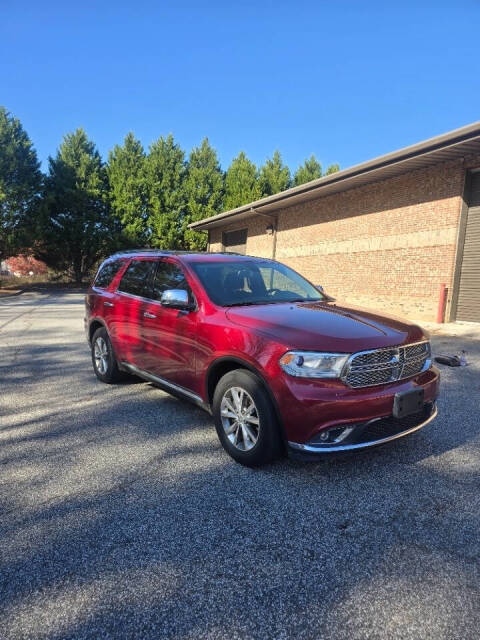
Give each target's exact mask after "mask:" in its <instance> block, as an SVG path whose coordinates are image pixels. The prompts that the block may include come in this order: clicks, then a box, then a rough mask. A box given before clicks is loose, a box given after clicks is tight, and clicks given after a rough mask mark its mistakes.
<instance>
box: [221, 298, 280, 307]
mask: <svg viewBox="0 0 480 640" xmlns="http://www.w3.org/2000/svg"><path fill="white" fill-rule="evenodd" d="M255 304H275V302H273V301H270V300H269V301H268V302H267V301H260V300H257V301H256V302H253V301H252V300H245V301H244V302H230V304H225V305H223V306H224V307H251V306H253V305H255Z"/></svg>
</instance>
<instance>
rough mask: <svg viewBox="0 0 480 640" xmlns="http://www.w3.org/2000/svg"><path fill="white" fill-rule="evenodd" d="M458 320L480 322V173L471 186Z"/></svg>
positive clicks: (459, 290)
mask: <svg viewBox="0 0 480 640" xmlns="http://www.w3.org/2000/svg"><path fill="white" fill-rule="evenodd" d="M457 320H463V321H464V322H480V172H478V173H474V174H473V175H472V180H471V185H470V197H469V207H468V214H467V223H466V227H465V244H464V247H463V258H462V267H461V271H460V282H459V288H458V303H457Z"/></svg>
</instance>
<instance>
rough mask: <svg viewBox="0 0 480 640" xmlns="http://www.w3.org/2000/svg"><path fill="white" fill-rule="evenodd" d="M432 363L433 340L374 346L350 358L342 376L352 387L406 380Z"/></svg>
mask: <svg viewBox="0 0 480 640" xmlns="http://www.w3.org/2000/svg"><path fill="white" fill-rule="evenodd" d="M429 367H430V343H429V342H418V343H415V344H409V345H406V346H402V347H388V348H386V349H372V350H371V351H360V352H359V353H354V354H353V355H351V356H350V358H349V359H348V362H347V365H346V369H345V372H344V374H343V376H342V380H343V381H344V382H346V384H348V385H349V386H350V387H370V386H373V385H376V384H387V383H388V382H395V381H396V380H404V379H405V378H410V377H412V376H415V375H417V374H418V373H421V372H422V371H425V370H426V369H428V368H429Z"/></svg>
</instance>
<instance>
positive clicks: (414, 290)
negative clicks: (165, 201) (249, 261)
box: [210, 158, 480, 320]
mask: <svg viewBox="0 0 480 640" xmlns="http://www.w3.org/2000/svg"><path fill="white" fill-rule="evenodd" d="M479 161H480V159H478V158H477V159H470V161H469V163H468V166H474V165H475V164H477V166H478V164H480V162H479ZM464 175H465V169H464V163H463V162H462V161H458V162H451V163H444V164H441V165H437V166H435V167H431V168H428V169H421V170H417V171H412V172H409V173H405V174H403V175H401V176H397V177H395V178H390V179H388V180H383V181H379V182H376V183H372V184H370V185H365V186H363V187H358V188H355V189H350V190H349V191H344V192H342V193H337V194H332V195H329V196H325V197H323V198H320V199H318V200H312V201H310V202H306V203H302V204H299V205H295V206H291V207H288V208H285V209H279V210H278V211H277V212H276V214H277V215H278V231H277V249H276V258H277V260H279V261H281V262H284V263H285V264H288V265H290V266H291V267H293V268H294V269H296V270H297V271H299V272H300V273H302V274H304V275H305V276H306V277H307V278H309V279H310V280H311V281H312V282H314V283H316V284H322V285H323V286H324V287H325V289H326V291H328V292H329V293H331V294H332V295H333V296H335V297H337V299H338V300H342V301H346V302H348V303H351V304H358V305H360V306H365V307H370V308H375V309H377V310H379V311H385V312H387V313H393V314H397V315H403V316H407V317H410V318H412V319H419V320H422V319H423V320H435V318H436V310H437V305H438V295H439V288H440V284H441V283H443V282H445V283H446V284H447V286H448V287H450V289H451V284H452V279H453V271H454V261H455V251H456V240H457V229H458V222H459V216H460V209H461V203H462V193H463V183H464ZM247 223H248V224H247ZM268 224H269V222H268V220H267V219H266V218H260V217H255V218H252V219H251V220H250V221H247V222H245V221H244V222H242V223H237V224H234V223H233V224H231V225H228V226H225V228H223V229H212V231H211V232H210V251H221V250H222V245H221V234H222V231H224V230H232V229H239V228H245V227H248V238H247V253H248V254H250V255H257V256H264V257H269V258H270V257H272V250H273V238H272V236H271V235H267V233H266V231H265V229H266V227H267V226H268Z"/></svg>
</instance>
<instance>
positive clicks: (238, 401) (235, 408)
mask: <svg viewBox="0 0 480 640" xmlns="http://www.w3.org/2000/svg"><path fill="white" fill-rule="evenodd" d="M220 415H221V419H222V425H223V428H224V430H225V434H226V436H227V438H228V439H229V440H230V442H231V443H232V444H233V446H234V447H236V448H237V449H240V451H249V450H250V449H253V447H254V446H255V445H256V444H257V441H258V436H259V433H260V419H259V416H258V411H257V407H256V406H255V402H254V401H253V399H252V396H251V395H250V394H249V393H247V391H245V389H242V388H241V387H230V389H227V391H225V393H224V394H223V398H222V401H221V403H220Z"/></svg>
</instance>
